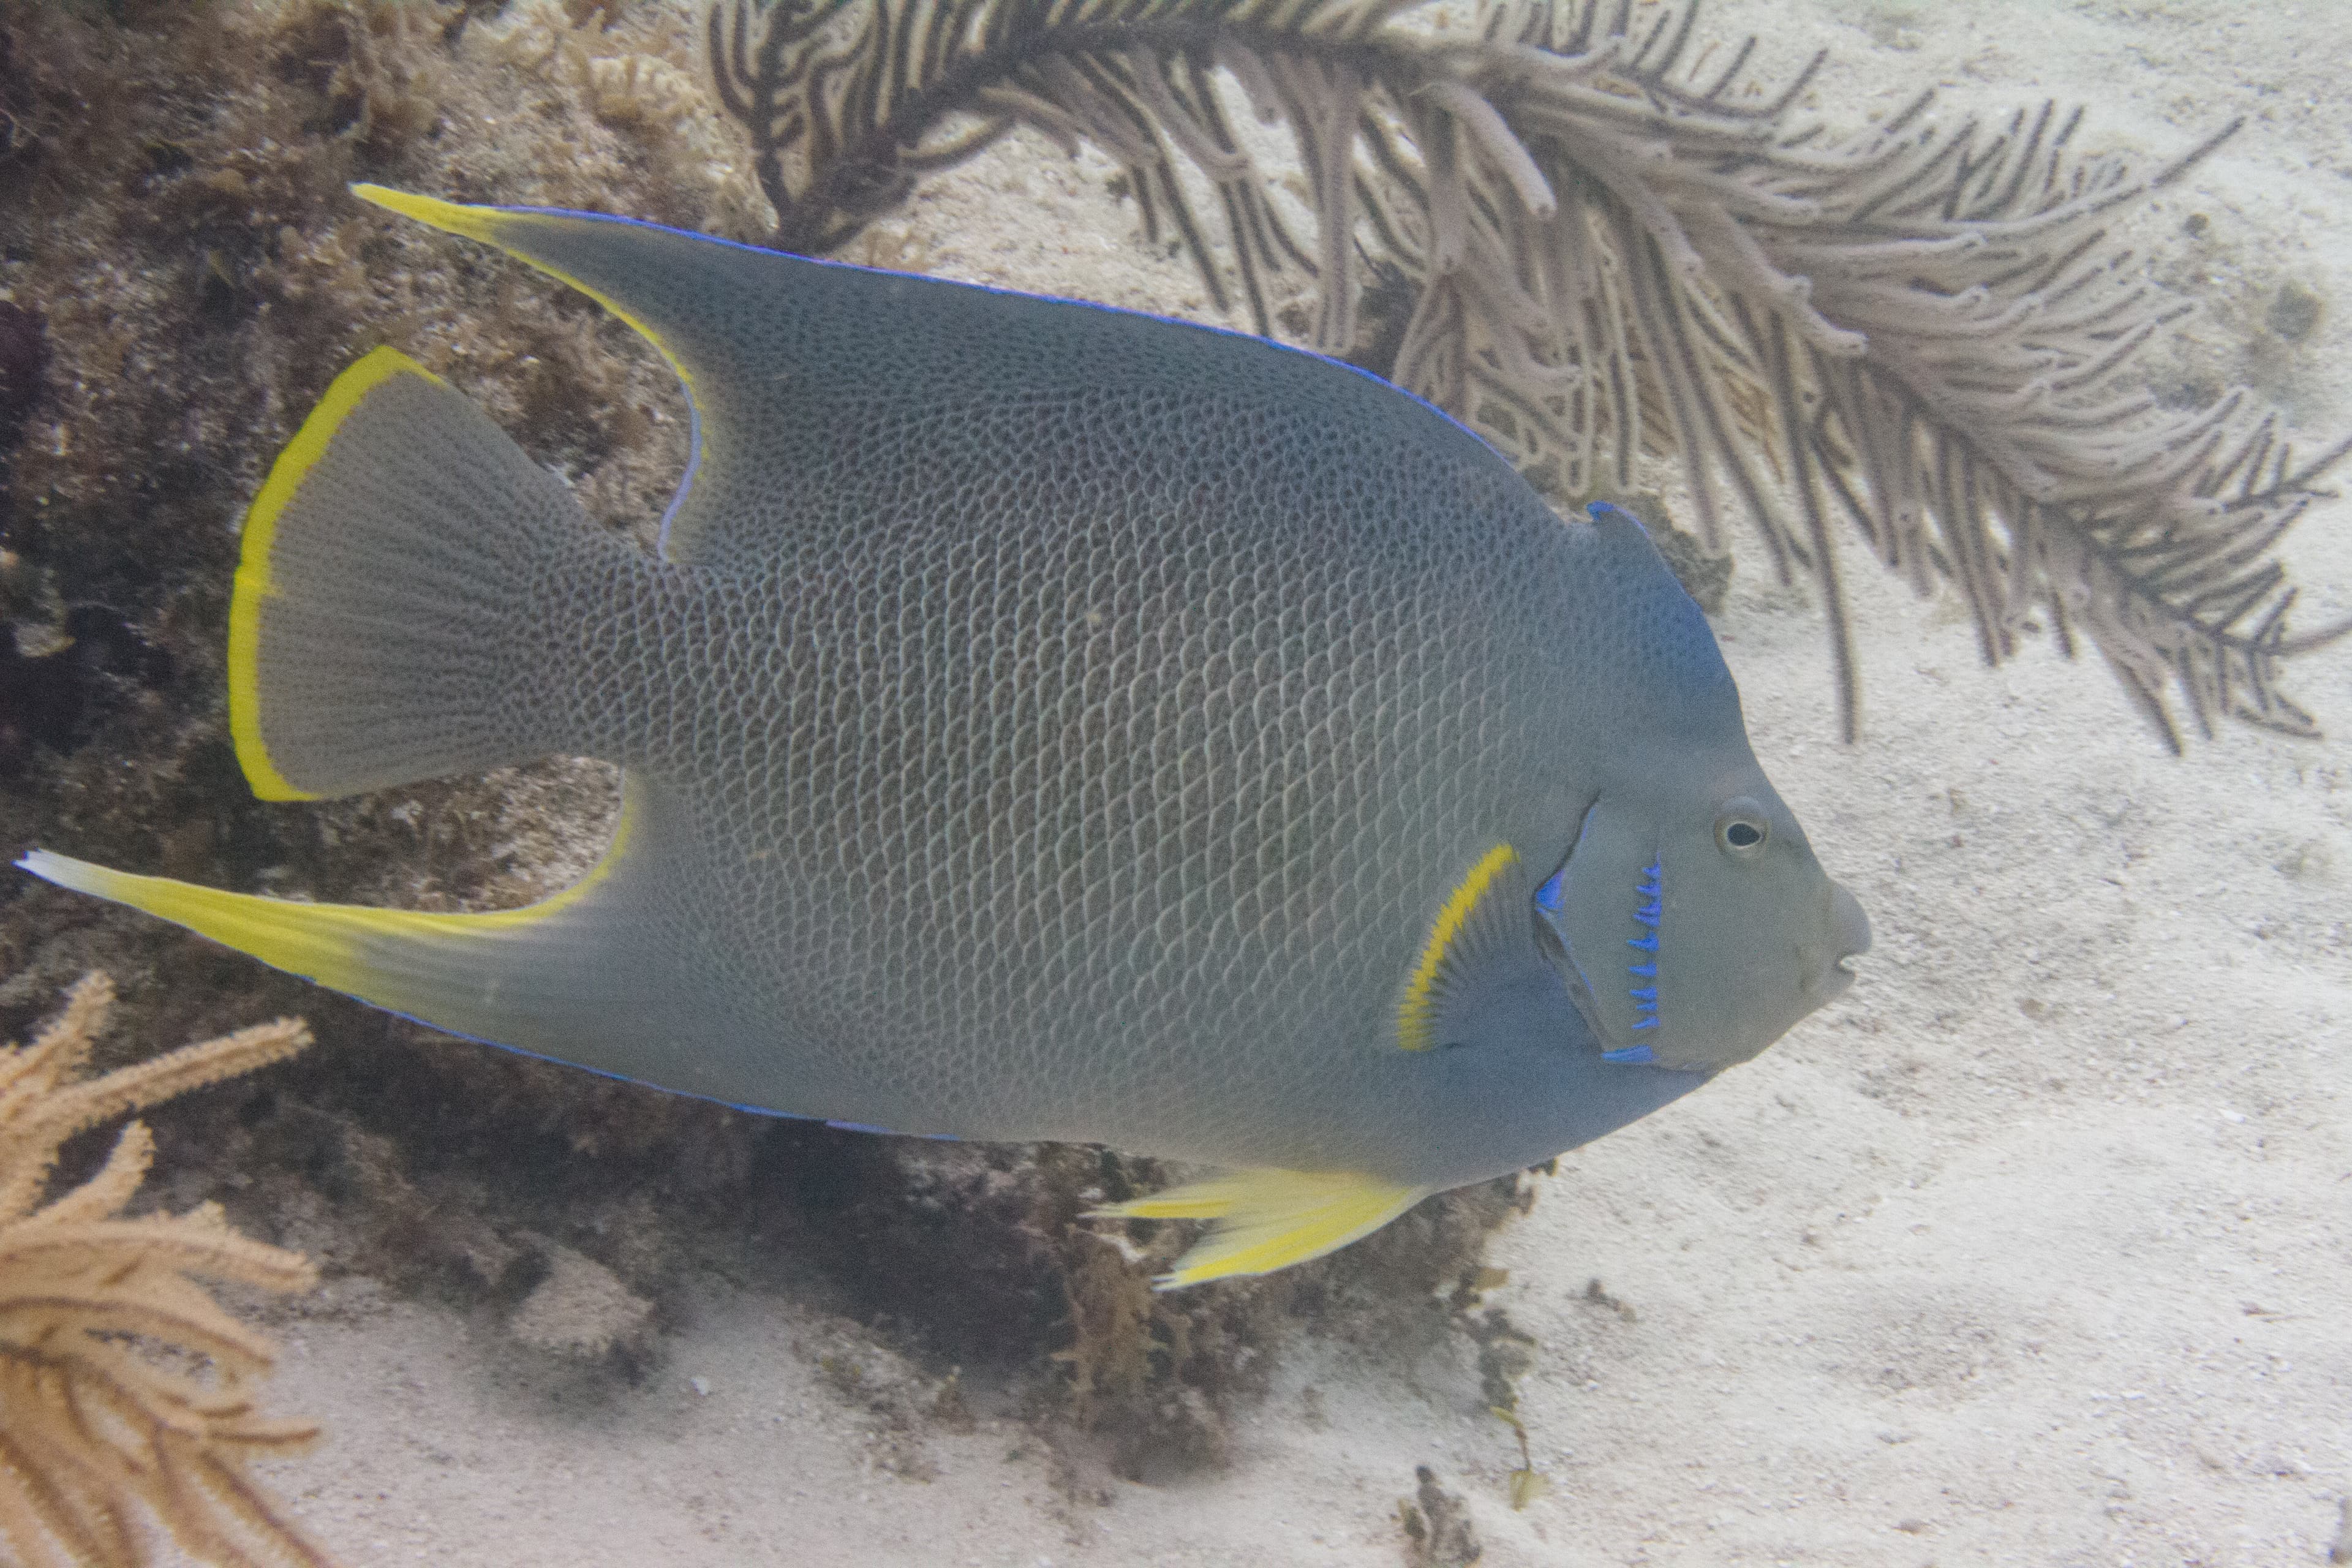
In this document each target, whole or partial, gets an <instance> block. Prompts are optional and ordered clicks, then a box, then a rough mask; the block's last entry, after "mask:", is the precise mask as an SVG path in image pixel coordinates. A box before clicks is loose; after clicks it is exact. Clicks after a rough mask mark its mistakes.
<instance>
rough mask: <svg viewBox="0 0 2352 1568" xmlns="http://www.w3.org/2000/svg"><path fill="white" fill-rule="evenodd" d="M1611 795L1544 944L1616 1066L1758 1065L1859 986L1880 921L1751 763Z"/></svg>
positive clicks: (1562, 884)
mask: <svg viewBox="0 0 2352 1568" xmlns="http://www.w3.org/2000/svg"><path fill="white" fill-rule="evenodd" d="M1711 782H1712V784H1713V785H1714V787H1712V788H1707V789H1692V788H1687V787H1673V786H1671V785H1670V786H1668V787H1667V788H1665V789H1663V790H1661V789H1652V790H1647V791H1643V792H1642V793H1639V794H1623V795H1603V796H1602V797H1601V799H1600V800H1597V801H1595V802H1594V803H1593V804H1592V805H1591V808H1590V809H1588V810H1587V811H1586V812H1585V814H1584V821H1583V824H1582V826H1581V827H1580V830H1579V832H1578V834H1577V837H1576V845H1575V847H1574V848H1573V849H1571V850H1570V852H1569V856H1568V858H1567V860H1566V861H1565V862H1563V863H1562V864H1561V865H1560V867H1559V869H1557V870H1556V871H1554V872H1553V873H1552V874H1551V876H1550V877H1549V879H1546V880H1545V881H1544V882H1543V883H1542V885H1541V886H1539V887H1538V889H1536V895H1535V903H1536V916H1537V918H1536V929H1537V940H1538V943H1539V944H1541V945H1543V946H1544V947H1546V948H1547V949H1548V950H1549V953H1550V955H1551V957H1552V960H1553V963H1554V964H1555V966H1556V967H1557V968H1558V970H1559V974H1560V977H1561V979H1563V980H1564V981H1566V982H1567V984H1568V989H1569V994H1570V996H1571V997H1572V998H1573V999H1574V1001H1575V1003H1576V1005H1577V1007H1578V1009H1579V1010H1580V1011H1581V1012H1582V1013H1583V1015H1584V1017H1585V1021H1586V1022H1587V1023H1589V1024H1590V1025H1591V1028H1592V1032H1593V1033H1594V1034H1595V1035H1596V1036H1598V1037H1600V1040H1601V1049H1602V1052H1603V1054H1604V1056H1605V1057H1606V1058H1608V1059H1610V1060H1612V1061H1622V1062H1647V1063H1654V1064H1656V1065H1658V1066H1661V1067H1672V1068H1686V1069H1708V1068H1723V1067H1728V1066H1730V1065H1732V1064H1733V1063H1735V1062H1743V1061H1746V1060H1748V1058H1751V1057H1753V1056H1755V1055H1757V1054H1758V1053H1759V1052H1760V1051H1762V1050H1763V1049H1764V1048H1765V1047H1767V1046H1769V1045H1770V1044H1771V1043H1772V1042H1773V1041H1775V1040H1777V1039H1779V1038H1780V1037H1781V1036H1782V1035H1784V1034H1786V1033H1787V1032H1788V1031H1789V1029H1790V1027H1791V1026H1794V1025H1795V1024H1796V1023H1797V1021H1798V1020H1799V1019H1801V1018H1802V1017H1804V1016H1805V1015H1807V1014H1808V1013H1811V1011H1812V1010H1813V1009H1814V1008H1816V1007H1819V1006H1821V1005H1823V1004H1824V1003H1826V1002H1828V1001H1830V1000H1831V999H1832V998H1833V997H1835V996H1837V995H1838V994H1841V993H1842V992H1843V991H1844V990H1845V988H1846V987H1847V986H1848V985H1850V984H1853V972H1852V971H1851V970H1849V969H1848V968H1847V967H1846V961H1847V960H1848V959H1851V958H1853V957H1854V956H1856V955H1857V954H1859V953H1862V952H1867V951H1868V950H1869V947H1870V921H1869V917H1867V916H1866V915H1864V913H1863V910H1862V905H1861V903H1860V902H1859V901H1858V900H1856V899H1855V898H1854V896H1853V894H1852V893H1850V892H1848V891H1847V890H1846V889H1843V888H1842V887H1840V886H1839V885H1838V884H1837V883H1835V882H1833V881H1832V880H1831V879H1830V877H1829V874H1828V873H1827V872H1825V871H1823V870H1822V865H1821V862H1820V861H1819V860H1817V859H1815V858H1814V857H1813V851H1812V847H1811V845H1809V844H1808V843H1806V841H1805V833H1804V829H1803V828H1802V827H1801V826H1798V824H1797V819H1796V816H1795V814H1794V813H1792V812H1790V809H1789V807H1788V805H1787V804H1786V803H1785V802H1783V801H1782V800H1781V799H1780V795H1779V794H1778V793H1777V792H1775V791H1774V790H1773V788H1772V786H1771V784H1769V783H1768V782H1766V780H1765V778H1764V775H1763V772H1762V770H1761V769H1759V768H1757V767H1755V766H1754V764H1753V763H1750V764H1749V766H1748V768H1747V769H1745V770H1732V771H1729V772H1728V773H1726V774H1719V775H1718V776H1717V778H1716V779H1714V780H1713V781H1711Z"/></svg>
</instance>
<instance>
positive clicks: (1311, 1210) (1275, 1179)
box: [1087, 1168, 1431, 1290]
mask: <svg viewBox="0 0 2352 1568" xmlns="http://www.w3.org/2000/svg"><path fill="white" fill-rule="evenodd" d="M1430 1190H1431V1189H1429V1188H1427V1187H1413V1186H1405V1185H1402V1184H1397V1183H1394V1182H1388V1181H1382V1180H1381V1178H1379V1177H1377V1176H1369V1175H1365V1174H1362V1173H1359V1172H1354V1171H1281V1170H1274V1169H1270V1168H1269V1169H1260V1170H1247V1171H1234V1172H1231V1173H1227V1174H1225V1175H1222V1176H1213V1177H1211V1178H1209V1179H1208V1180H1207V1181H1202V1182H1192V1183H1188V1184H1185V1185H1183V1186H1181V1187H1171V1188H1170V1189H1169V1190H1168V1191H1166V1192H1164V1193H1155V1194H1152V1195H1151V1196H1150V1197H1148V1198H1136V1199H1133V1200H1131V1201H1129V1202H1127V1203H1123V1204H1111V1205H1107V1206H1105V1207H1103V1208H1099V1209H1095V1210H1092V1211H1091V1212H1090V1213H1089V1214H1088V1215H1087V1217H1088V1218H1094V1219H1205V1220H1209V1221H1211V1222H1213V1223H1212V1225H1211V1227H1210V1230H1209V1233H1208V1235H1206V1236H1204V1237H1202V1238H1201V1239H1200V1240H1199V1241H1197V1242H1195V1243H1193V1244H1192V1248H1191V1250H1189V1251H1187V1252H1186V1253H1185V1254H1184V1255H1183V1256H1182V1257H1181V1258H1178V1259H1177V1260H1176V1263H1175V1266H1174V1267H1173V1268H1171V1269H1170V1270H1169V1271H1168V1272H1167V1273H1165V1274H1162V1275H1160V1277H1159V1278H1158V1279H1155V1280H1153V1281H1152V1283H1153V1284H1155V1285H1156V1286H1158V1287H1159V1288H1160V1289H1162V1290H1169V1289H1176V1288H1177V1287H1179V1286H1184V1285H1199V1284H1202V1283H1204V1282H1206V1281H1208V1280H1211V1279H1231V1278H1234V1277H1237V1276H1244V1275H1251V1274H1271V1273H1273V1272H1274V1271H1275V1270H1276V1269H1277V1268H1289V1267H1290V1266H1291V1265H1292V1264H1294V1263H1304V1262H1306V1261H1307V1259H1308V1258H1320V1257H1322V1256H1323V1255H1324V1254H1325V1253H1327V1252H1336V1251H1338V1250H1339V1248H1340V1247H1345V1246H1347V1245H1348V1243H1349V1242H1351V1241H1355V1240H1357V1239H1359V1238H1360V1237H1366V1236H1370V1234H1371V1233H1372V1232H1373V1231H1376V1230H1378V1229H1380V1228H1381V1226H1384V1225H1386V1224H1388V1222H1389V1221H1391V1220H1392V1219H1394V1218H1396V1216H1397V1215H1401V1214H1402V1213H1404V1211H1405V1210H1407V1209H1409V1208H1411V1207H1412V1205H1415V1204H1417V1203H1419V1202H1420V1201H1421V1200H1422V1199H1423V1198H1425V1197H1427V1196H1428V1195H1429V1194H1430Z"/></svg>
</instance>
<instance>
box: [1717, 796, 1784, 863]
mask: <svg viewBox="0 0 2352 1568" xmlns="http://www.w3.org/2000/svg"><path fill="white" fill-rule="evenodd" d="M1770 837H1772V824H1771V821H1770V819H1769V818H1768V817H1766V816H1765V815H1764V806H1763V804H1762V803H1761V802H1759V801H1753V800H1750V799H1748V797H1747V796H1746V795H1741V796H1739V797H1738V799H1736V800H1727V801H1726V802H1724V803H1723V814H1722V815H1721V816H1717V818H1716V819H1715V842H1716V847H1717V848H1719V849H1721V850H1722V851H1723V852H1724V853H1725V854H1727V855H1728V856H1731V857H1732V858H1735V859H1738V860H1751V859H1754V858H1756V856H1757V855H1759V854H1760V853H1761V852H1762V851H1763V848H1764V845H1765V843H1766V841H1767V840H1769V838H1770Z"/></svg>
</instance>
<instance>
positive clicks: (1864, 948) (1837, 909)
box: [1808, 882, 1870, 1002]
mask: <svg viewBox="0 0 2352 1568" xmlns="http://www.w3.org/2000/svg"><path fill="white" fill-rule="evenodd" d="M1830 924H1831V925H1832V927H1833V928H1834V931H1835V937H1834V941H1833V946H1834V948H1835V950H1836V952H1837V957H1836V958H1834V959H1832V960H1831V961H1830V963H1829V964H1828V966H1827V967H1826V968H1824V969H1823V970H1822V973H1821V976H1820V978H1819V980H1818V982H1817V983H1816V984H1814V985H1813V986H1811V987H1808V989H1810V990H1812V991H1813V992H1814V993H1815V994H1817V995H1818V996H1819V997H1820V998H1821V1000H1822V1001H1824V1002H1827V1001H1829V1000H1831V999H1832V998H1833V997H1837V996H1841V995H1843V994H1844V993H1845V989H1846V987H1847V986H1849V985H1852V984H1853V979H1854V975H1853V970H1852V969H1851V968H1849V967H1848V965H1849V964H1850V963H1852V961H1853V960H1854V959H1857V958H1859V957H1861V956H1862V955H1863V954H1864V953H1865V952H1869V951H1870V916H1869V915H1868V914H1866V913H1864V910H1863V907H1862V900H1859V899H1857V898H1855V897H1854V896H1853V894H1852V893H1850V892H1848V891H1846V890H1845V889H1844V888H1843V886H1841V885H1840V884H1838V883H1836V882H1832V883H1831V884H1830Z"/></svg>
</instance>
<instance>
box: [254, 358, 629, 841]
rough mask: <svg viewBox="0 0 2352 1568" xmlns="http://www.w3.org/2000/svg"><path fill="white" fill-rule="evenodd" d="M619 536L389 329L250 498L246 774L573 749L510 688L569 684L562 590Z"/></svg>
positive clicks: (375, 769) (316, 789)
mask: <svg viewBox="0 0 2352 1568" xmlns="http://www.w3.org/2000/svg"><path fill="white" fill-rule="evenodd" d="M624 549H625V547H624V546H622V545H620V544H619V543H618V542H613V541H608V540H606V539H605V538H604V536H603V535H601V534H599V533H598V532H597V531H596V530H595V529H594V528H593V527H592V526H591V524H590V523H589V521H588V517H587V514H586V513H585V512H583V511H582V510H580V504H579V502H577V501H576V500H573V499H572V494H571V491H570V490H569V489H567V488H566V487H565V485H564V483H563V481H562V479H558V478H556V477H555V476H554V475H553V474H551V473H549V472H548V471H547V470H546V469H544V468H541V467H540V466H539V465H538V464H537V463H535V462H533V461H532V460H531V459H530V456H529V455H528V454H526V453H525V452H524V451H523V449H522V448H521V447H518V446H516V445H515V444H514V442H513V441H512V440H510V439H509V438H508V437H507V436H506V434H505V433H504V432H503V431H501V430H500V429H499V427H498V426H496V425H494V424H493V423H491V421H490V418H489V416H488V415H486V414H484V413H483V412H482V411H481V410H480V409H478V408H477V407H475V406H474V405H472V404H471V403H469V402H467V400H466V398H465V397H464V395H461V394H460V393H458V392H457V391H456V390H455V389H454V388H452V387H450V386H449V385H448V384H446V382H443V381H442V380H441V379H440V378H439V377H437V376H435V375H432V374H428V373H427V372H426V371H425V369H424V368H423V367H421V366H419V365H418V364H416V363H415V362H413V361H411V360H409V359H408V358H407V357H406V356H404V355H403V354H400V353H396V352H394V351H393V350H391V349H378V350H376V351H375V352H374V353H370V354H368V355H366V356H365V357H364V358H362V359H361V360H360V361H359V362H358V363H355V364H353V365H352V366H351V367H350V368H349V369H347V370H345V371H344V372H343V374H341V375H340V376H338V377H337V378H336V379H335V384H333V385H332V386H331V387H329V388H328V389H327V395H326V396H325V397H324V398H322V399H321V400H320V403H319V406H318V407H317V408H316V409H314V410H312V411H311V414H310V418H309V419H307V420H305V421H304V422H303V425H302V428H301V429H300V430H299V432H297V433H296V435H295V437H294V439H293V440H292V441H290V442H289V443H288V444H287V447H286V450H285V451H284V452H282V453H280V454H279V455H278V461H277V463H276V465H275V466H274V467H272V468H271V469H270V471H269V479H268V482H267V483H266V484H264V485H263V486H262V488H261V493H260V494H259V495H258V496H257V497H256V498H255V499H254V503H253V507H252V510H249V511H248V512H247V514H246V519H245V536H244V542H243V546H242V549H241V552H240V555H239V559H238V562H237V568H236V592H235V595H234V596H233V597H232V599H231V601H230V604H229V615H228V672H227V673H228V717H229V734H230V736H231V738H232V739H233V740H234V741H235V742H236V756H237V761H238V763H240V764H242V765H243V767H244V769H245V775H246V778H247V782H249V783H250V784H252V785H253V790H254V793H255V794H256V795H259V796H261V797H262V798H263V799H264V800H307V799H313V798H316V797H319V796H322V795H355V794H358V793H360V792H362V791H364V790H372V789H382V788H384V787H387V786H389V785H393V784H405V783H408V782H409V781H411V780H415V779H423V778H435V777H438V776H440V775H442V774H446V773H480V772H485V771H487V770H488V769H490V768H494V767H499V766H503V765H505V764H507V763H519V762H528V761H530V760H531V759H532V758H534V757H540V756H544V755H547V754H548V753H550V752H572V751H581V750H585V749H586V747H585V746H584V744H583V743H582V742H583V737H580V736H578V735H575V734H572V733H571V732H568V731H567V730H566V729H565V727H564V726H563V725H562V723H560V722H559V721H557V720H556V716H555V715H556V710H557V707H558V705H556V704H551V703H548V702H545V701H533V702H525V701H519V700H515V696H514V694H515V691H516V690H517V689H518V688H519V687H522V686H524V685H527V684H535V685H536V687H537V689H541V690H546V689H554V690H558V691H560V690H562V689H564V686H563V683H564V681H565V679H568V677H569V672H568V671H564V670H562V669H555V670H552V671H551V670H550V668H549V667H550V665H551V660H552V659H553V658H554V656H553V654H552V653H551V648H552V647H554V646H555V645H556V644H557V643H558V641H559V639H558V637H557V636H556V635H555V634H556V632H557V630H558V628H559V627H562V628H563V629H567V630H568V629H569V625H570V623H573V622H576V621H578V620H579V619H580V616H581V613H582V606H581V605H579V604H577V603H573V602H571V601H569V600H566V599H563V598H562V595H561V590H562V588H563V587H565V586H568V584H570V582H571V581H572V574H573V573H574V572H577V573H579V574H582V575H583V576H589V575H590V574H592V573H594V572H601V571H602V570H604V558H605V557H606V556H608V555H612V554H616V553H619V552H622V551H623V550H624ZM590 580H591V581H595V580H596V579H595V578H594V577H593V576H592V577H590ZM551 601H552V602H551Z"/></svg>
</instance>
